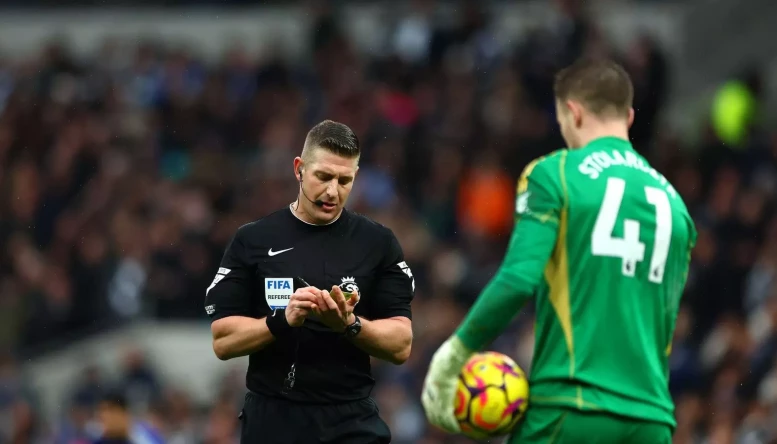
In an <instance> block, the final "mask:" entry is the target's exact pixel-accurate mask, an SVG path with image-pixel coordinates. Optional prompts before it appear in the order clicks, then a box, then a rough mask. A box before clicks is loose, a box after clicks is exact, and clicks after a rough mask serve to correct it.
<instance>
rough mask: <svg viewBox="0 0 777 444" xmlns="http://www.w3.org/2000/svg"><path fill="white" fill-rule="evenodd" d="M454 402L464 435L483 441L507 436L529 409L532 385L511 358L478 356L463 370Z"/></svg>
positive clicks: (488, 355)
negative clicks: (530, 386) (530, 385)
mask: <svg viewBox="0 0 777 444" xmlns="http://www.w3.org/2000/svg"><path fill="white" fill-rule="evenodd" d="M454 402H455V410H454V412H455V413H456V419H457V420H458V421H459V426H460V427H461V432H462V433H463V434H464V435H465V436H467V437H469V438H472V439H476V440H481V439H486V438H492V437H496V436H502V435H507V434H508V433H510V432H511V431H512V430H513V428H515V426H516V424H518V422H519V421H520V420H521V418H523V414H524V413H525V412H526V408H527V407H528V406H529V382H528V381H527V380H526V375H525V374H524V372H523V370H521V368H520V367H519V366H518V364H516V363H515V361H513V360H512V359H511V358H510V357H509V356H506V355H503V354H501V353H497V352H483V353H477V354H475V355H474V356H472V358H470V360H469V361H467V364H466V365H464V368H462V370H461V374H460V375H459V385H458V389H457V390H456V398H455V401H454Z"/></svg>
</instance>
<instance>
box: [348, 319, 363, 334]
mask: <svg viewBox="0 0 777 444" xmlns="http://www.w3.org/2000/svg"><path fill="white" fill-rule="evenodd" d="M361 329H362V324H361V322H359V319H358V318H357V319H356V322H354V323H353V324H352V325H350V326H349V327H348V329H347V330H346V334H347V335H348V336H356V335H357V334H358V333H359V332H360V331H361Z"/></svg>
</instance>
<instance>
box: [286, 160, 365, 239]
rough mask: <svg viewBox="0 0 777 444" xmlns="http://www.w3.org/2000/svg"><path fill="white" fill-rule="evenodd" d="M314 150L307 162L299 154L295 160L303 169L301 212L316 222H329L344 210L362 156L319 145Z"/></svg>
mask: <svg viewBox="0 0 777 444" xmlns="http://www.w3.org/2000/svg"><path fill="white" fill-rule="evenodd" d="M311 154H312V155H311V156H310V159H309V160H308V161H307V162H304V161H303V160H302V159H301V158H299V157H298V158H297V159H295V161H294V163H295V164H296V165H295V166H296V167H297V169H298V170H300V171H301V172H302V182H301V183H300V188H301V190H302V193H304V195H303V196H300V199H299V201H300V204H299V208H300V209H301V210H302V211H301V214H300V216H301V217H304V218H305V220H306V221H307V222H310V223H313V224H326V223H329V222H332V221H333V220H335V219H336V218H337V217H338V216H339V215H340V213H341V212H342V211H343V207H344V206H345V203H346V202H347V201H348V196H349V195H350V194H351V187H352V186H353V181H354V179H355V178H356V172H357V170H358V168H359V167H358V164H359V158H358V157H356V158H351V159H349V158H347V157H343V156H338V155H337V154H334V153H331V152H329V151H327V150H324V149H316V150H314V151H313V153H311ZM317 203H321V204H322V205H317Z"/></svg>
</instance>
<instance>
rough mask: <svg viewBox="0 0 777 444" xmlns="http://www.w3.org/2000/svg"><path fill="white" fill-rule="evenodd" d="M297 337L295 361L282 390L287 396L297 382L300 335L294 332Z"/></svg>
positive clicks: (292, 362)
mask: <svg viewBox="0 0 777 444" xmlns="http://www.w3.org/2000/svg"><path fill="white" fill-rule="evenodd" d="M294 336H295V341H294V342H295V344H294V360H293V361H291V368H290V369H289V374H288V375H286V379H284V380H283V390H281V393H282V394H284V395H286V394H288V393H289V391H291V390H292V389H293V388H294V382H295V381H296V373H297V357H298V354H299V335H298V334H297V332H296V331H295V332H294Z"/></svg>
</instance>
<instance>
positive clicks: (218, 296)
mask: <svg viewBox="0 0 777 444" xmlns="http://www.w3.org/2000/svg"><path fill="white" fill-rule="evenodd" d="M242 230H243V229H242V228H241V229H238V231H237V233H236V234H235V236H234V237H233V238H232V240H231V241H230V243H229V245H228V246H227V249H226V251H225V252H224V256H223V257H222V259H221V264H220V265H219V269H218V271H217V272H216V276H214V278H213V282H211V284H210V286H208V288H207V289H206V290H205V312H206V313H207V314H208V316H209V317H210V319H211V321H215V320H218V319H221V318H226V317H229V316H254V315H255V313H254V311H253V310H252V308H251V307H252V304H251V295H252V294H253V291H252V285H253V283H252V282H253V281H252V279H251V276H252V274H251V267H250V265H249V264H248V261H247V257H246V254H245V249H246V247H245V240H244V239H243V238H244V236H245V233H244V232H243V231H242Z"/></svg>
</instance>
